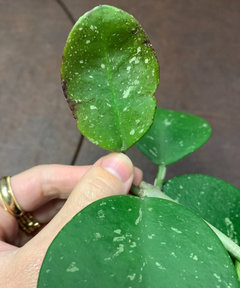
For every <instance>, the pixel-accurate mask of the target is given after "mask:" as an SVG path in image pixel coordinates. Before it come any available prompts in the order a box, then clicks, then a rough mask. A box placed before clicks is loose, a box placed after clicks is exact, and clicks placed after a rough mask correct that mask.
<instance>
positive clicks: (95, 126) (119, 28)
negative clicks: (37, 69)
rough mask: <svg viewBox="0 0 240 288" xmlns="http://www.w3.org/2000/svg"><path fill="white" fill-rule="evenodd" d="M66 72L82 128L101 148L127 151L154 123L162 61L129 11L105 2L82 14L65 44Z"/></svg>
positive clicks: (65, 79)
mask: <svg viewBox="0 0 240 288" xmlns="http://www.w3.org/2000/svg"><path fill="white" fill-rule="evenodd" d="M61 77H62V85H63V90H64V93H65V96H66V99H67V101H68V104H69V106H70V108H71V110H72V111H73V114H74V116H75V118H76V119H77V125H78V128H79V130H80V131H81V132H82V134H83V135H84V136H86V137H87V138H88V139H89V140H90V141H92V142H93V143H96V144H98V145H99V146H100V147H102V148H105V149H108V150H113V151H124V150H127V149H128V148H129V147H130V146H132V145H133V144H134V143H135V142H136V141H137V140H138V139H139V138H141V137H142V136H143V135H144V133H145V132H146V131H147V130H148V129H149V127H150V125H151V124H152V121H153V118H154V113H155V108H156V99H155V98H154V97H153V94H154V92H155V90H156V88H157V86H158V82H159V65H158V62H157V59H156V56H155V53H154V51H153V48H152V45H151V44H150V42H149V39H148V37H147V35H146V34H145V32H144V31H143V29H142V27H141V26H140V24H139V23H138V22H137V21H136V19H134V17H133V16H131V15H129V14H128V13H126V12H124V11H122V10H120V9H117V8H115V7H112V6H107V5H103V6H98V7H96V8H94V9H93V10H91V11H89V12H87V13H86V14H84V15H83V16H82V17H80V18H79V20H78V21H77V22H76V24H75V25H74V27H73V28H72V30H71V32H70V34H69V36H68V39H67V42H66V46H65V48H64V52H63V61H62V68H61ZM136 120H137V121H136Z"/></svg>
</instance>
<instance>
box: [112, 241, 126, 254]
mask: <svg viewBox="0 0 240 288" xmlns="http://www.w3.org/2000/svg"><path fill="white" fill-rule="evenodd" d="M123 252H124V245H123V244H119V246H118V247H117V251H116V252H115V253H114V255H113V257H117V256H119V255H120V254H121V253H123Z"/></svg>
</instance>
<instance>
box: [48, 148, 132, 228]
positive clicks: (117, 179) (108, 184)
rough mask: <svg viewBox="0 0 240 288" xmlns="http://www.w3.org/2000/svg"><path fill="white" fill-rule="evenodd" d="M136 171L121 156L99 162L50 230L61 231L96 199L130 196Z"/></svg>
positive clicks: (113, 154) (85, 177) (84, 178)
mask: <svg viewBox="0 0 240 288" xmlns="http://www.w3.org/2000/svg"><path fill="white" fill-rule="evenodd" d="M133 171H134V169H133V165H132V162H131V160H130V159H129V158H128V157H127V156H126V155H124V154H122V153H112V154H109V155H107V156H105V157H102V158H101V159H99V160H98V161H97V162H96V163H95V164H94V165H93V166H92V168H90V169H89V171H88V172H87V173H86V174H85V175H84V176H83V177H82V179H81V181H80V182H79V183H78V184H77V186H76V187H75V188H74V190H73V191H72V193H71V194H70V196H69V198H68V200H67V201H66V203H65V205H64V207H63V208H62V209H61V211H60V212H59V214H58V215H57V216H56V217H55V219H54V221H52V223H51V226H52V227H51V228H48V229H54V230H58V231H59V230H60V229H61V228H62V227H63V225H64V224H66V223H67V222H68V221H69V220H70V219H71V218H72V217H73V216H74V215H75V214H76V213H77V212H79V211H80V210H81V209H83V208H84V207H86V206H87V205H89V204H90V203H92V202H94V201H96V200H99V199H101V198H104V197H108V196H112V195H120V194H127V193H128V191H129V189H130V187H131V184H132V181H133V176H134V175H133Z"/></svg>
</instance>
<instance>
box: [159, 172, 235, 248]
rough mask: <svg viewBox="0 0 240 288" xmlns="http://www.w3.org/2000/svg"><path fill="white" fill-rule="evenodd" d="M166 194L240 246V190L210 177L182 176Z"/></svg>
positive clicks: (169, 185) (168, 184) (169, 183)
mask: <svg viewBox="0 0 240 288" xmlns="http://www.w3.org/2000/svg"><path fill="white" fill-rule="evenodd" d="M163 190H164V192H165V193H166V194H167V195H168V196H170V197H171V198H173V199H174V200H177V201H178V202H179V203H181V204H183V205H184V206H186V207H188V208H190V209H191V210H193V211H194V212H195V213H196V214H198V215H199V216H201V217H202V218H204V219H205V220H207V221H208V222H209V223H211V224H212V225H213V226H215V227H216V228H218V229H219V230H221V231H222V232H223V233H224V234H226V235H227V236H228V237H230V238H231V239H232V240H233V241H234V242H236V243H237V244H240V210H239V209H240V190H239V189H238V188H236V187H234V186H233V185H231V184H229V183H227V182H225V181H223V180H221V179H218V178H214V177H210V176H207V175H198V174H197V175H182V176H179V177H175V178H173V179H171V180H169V181H168V182H167V183H165V184H164V186H163Z"/></svg>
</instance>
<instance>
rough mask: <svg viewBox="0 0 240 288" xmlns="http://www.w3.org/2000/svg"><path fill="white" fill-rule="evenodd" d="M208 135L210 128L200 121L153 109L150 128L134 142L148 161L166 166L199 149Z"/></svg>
mask: <svg viewBox="0 0 240 288" xmlns="http://www.w3.org/2000/svg"><path fill="white" fill-rule="evenodd" d="M210 136H211V127H210V126H209V124H208V123H207V122H206V121H205V120H204V119H202V118H200V117H197V116H194V115H192V114H187V113H183V112H178V111H172V110H165V109H162V108H157V110H156V114H155V118H154V121H153V125H152V127H151V128H150V129H149V130H148V132H147V133H146V134H145V135H144V136H143V137H142V138H141V139H140V140H139V141H138V142H137V143H136V146H137V148H138V149H139V150H140V151H141V152H142V153H143V154H145V155H146V156H147V157H148V158H149V159H150V160H151V161H153V162H154V163H156V164H159V165H169V164H172V163H174V162H176V161H178V160H180V159H181V158H183V157H185V156H187V155H188V154H190V153H192V152H194V151H195V150H197V149H198V148H199V147H201V146H202V145H203V144H204V143H205V142H206V141H207V140H208V139H209V137H210Z"/></svg>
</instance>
